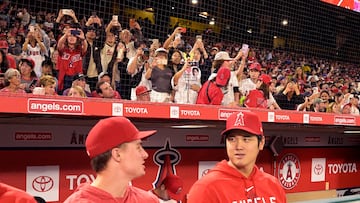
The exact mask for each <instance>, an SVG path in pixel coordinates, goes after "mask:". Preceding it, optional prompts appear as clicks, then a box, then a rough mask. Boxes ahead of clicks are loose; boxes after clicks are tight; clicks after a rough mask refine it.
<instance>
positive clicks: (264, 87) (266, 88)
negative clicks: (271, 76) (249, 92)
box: [259, 83, 270, 99]
mask: <svg viewBox="0 0 360 203" xmlns="http://www.w3.org/2000/svg"><path fill="white" fill-rule="evenodd" d="M259 90H261V91H262V92H263V94H264V97H265V98H266V99H269V94H270V93H269V92H270V90H269V85H267V84H265V83H261V85H260V87H259Z"/></svg>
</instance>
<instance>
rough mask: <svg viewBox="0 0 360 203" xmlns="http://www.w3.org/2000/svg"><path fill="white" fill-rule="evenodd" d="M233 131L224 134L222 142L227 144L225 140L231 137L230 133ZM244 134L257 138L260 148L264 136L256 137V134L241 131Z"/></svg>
mask: <svg viewBox="0 0 360 203" xmlns="http://www.w3.org/2000/svg"><path fill="white" fill-rule="evenodd" d="M232 131H233V130H230V131H228V132H227V133H226V134H224V136H222V141H221V142H224V143H225V140H226V139H227V138H228V136H229V135H230V133H231V132H232ZM241 131H242V132H244V134H248V135H252V136H256V137H257V139H258V146H260V142H261V140H262V137H263V136H262V135H254V134H251V133H249V132H246V131H244V130H241Z"/></svg>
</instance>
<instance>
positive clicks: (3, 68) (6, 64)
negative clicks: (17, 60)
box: [0, 49, 9, 73]
mask: <svg viewBox="0 0 360 203" xmlns="http://www.w3.org/2000/svg"><path fill="white" fill-rule="evenodd" d="M0 54H1V56H2V61H1V63H0V68H1V72H3V73H5V71H6V70H7V69H8V68H9V61H8V60H7V58H6V54H5V52H4V50H2V49H0Z"/></svg>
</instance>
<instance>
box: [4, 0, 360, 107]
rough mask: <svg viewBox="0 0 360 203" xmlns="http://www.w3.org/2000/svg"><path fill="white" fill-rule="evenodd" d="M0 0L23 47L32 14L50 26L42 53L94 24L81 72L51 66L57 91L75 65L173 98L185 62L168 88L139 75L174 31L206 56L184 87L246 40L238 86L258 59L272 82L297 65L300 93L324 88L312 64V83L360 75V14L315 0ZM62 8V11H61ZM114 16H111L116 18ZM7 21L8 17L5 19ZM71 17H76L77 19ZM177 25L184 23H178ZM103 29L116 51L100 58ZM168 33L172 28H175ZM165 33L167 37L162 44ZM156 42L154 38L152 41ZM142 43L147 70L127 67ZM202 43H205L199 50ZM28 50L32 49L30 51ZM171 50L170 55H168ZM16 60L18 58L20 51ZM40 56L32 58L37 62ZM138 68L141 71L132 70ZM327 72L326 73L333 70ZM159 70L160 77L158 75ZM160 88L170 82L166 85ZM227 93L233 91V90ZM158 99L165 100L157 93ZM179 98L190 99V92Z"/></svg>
mask: <svg viewBox="0 0 360 203" xmlns="http://www.w3.org/2000/svg"><path fill="white" fill-rule="evenodd" d="M2 4H5V6H4V9H3V10H2V16H1V20H2V22H3V23H2V24H1V31H2V33H3V34H6V35H7V36H8V37H9V36H10V35H13V36H15V37H17V38H19V44H20V46H21V47H23V44H24V41H25V38H26V36H27V34H28V32H29V28H30V27H31V26H32V23H33V22H32V21H33V20H34V21H35V23H37V24H38V25H39V26H40V27H41V28H42V29H43V31H44V32H45V33H47V35H48V36H49V38H50V39H49V42H48V44H46V43H47V41H46V40H42V42H43V43H44V45H45V48H46V50H45V51H44V50H41V52H45V54H44V55H45V56H44V57H43V60H44V59H46V58H47V57H51V56H52V52H54V50H57V49H58V48H59V40H60V39H61V37H62V36H63V32H64V28H66V26H69V27H70V28H71V29H81V30H83V32H84V37H86V38H88V34H87V33H88V32H92V31H94V33H95V35H94V36H92V38H93V39H92V40H90V41H88V40H85V41H88V47H95V48H94V49H92V50H91V49H89V48H88V51H87V53H86V55H87V56H83V57H82V67H80V68H79V69H78V71H67V72H65V73H56V75H55V76H56V77H57V79H58V81H59V87H58V90H59V93H62V90H64V89H66V88H69V87H71V86H72V82H73V79H74V75H76V74H77V73H78V72H82V73H83V74H85V75H87V79H86V81H87V83H88V84H89V85H90V90H91V91H94V90H95V91H96V83H97V82H98V80H99V79H100V78H99V77H98V76H99V75H100V73H101V72H107V73H108V74H109V76H110V81H109V82H110V83H111V84H112V86H113V87H114V89H116V90H118V92H119V94H120V96H121V97H122V98H123V99H131V98H132V99H135V97H136V94H135V88H136V87H137V86H139V85H141V86H145V87H147V89H152V90H153V92H152V94H154V92H155V93H158V94H157V95H156V96H157V97H160V98H163V97H166V100H165V101H168V100H170V101H172V102H174V98H173V97H174V94H173V95H172V96H171V93H170V91H173V90H175V91H176V90H177V89H176V88H177V87H176V85H177V83H179V84H181V82H182V79H184V77H180V79H179V78H176V80H175V81H174V78H173V76H175V73H176V72H177V71H178V70H180V69H181V68H182V66H178V67H176V68H174V70H172V71H171V73H169V74H172V76H171V77H169V78H165V79H164V80H171V82H170V84H167V85H168V86H169V87H163V86H161V87H159V84H160V83H161V81H160V82H159V81H154V80H151V82H152V84H151V83H148V81H144V77H146V74H145V72H146V69H147V67H146V65H144V63H143V62H145V63H146V64H150V62H152V60H151V58H152V56H153V55H154V54H155V53H154V51H155V49H156V48H158V47H160V46H165V48H167V49H169V51H170V53H173V52H174V50H171V49H170V48H171V47H173V46H174V43H175V41H176V38H177V37H180V40H179V42H178V43H177V44H176V47H174V48H176V50H175V52H176V51H177V50H179V51H181V52H179V54H180V55H181V56H182V58H183V59H185V60H186V59H189V58H190V59H191V60H192V61H194V60H193V58H194V53H190V51H191V50H192V49H193V48H194V47H196V48H199V50H200V54H201V58H202V59H203V58H204V55H205V53H204V52H206V55H208V58H209V60H208V61H207V60H203V61H197V62H198V63H201V64H202V65H204V64H205V68H204V67H203V68H201V67H200V70H201V81H200V84H199V87H194V86H193V85H194V83H191V82H190V83H189V80H192V79H191V78H190V79H189V77H188V78H186V79H185V80H186V81H187V86H186V88H190V89H193V90H196V91H198V90H199V88H200V86H201V85H204V83H205V82H206V81H207V79H208V77H209V76H210V73H211V72H213V71H215V72H216V71H217V69H216V68H215V70H212V69H210V68H211V66H212V65H213V62H214V54H215V52H217V51H218V50H219V51H225V52H227V53H228V54H229V56H230V57H232V58H234V57H236V56H238V54H239V50H241V49H242V48H243V46H242V45H243V44H248V45H249V48H250V50H249V55H248V57H247V58H246V60H245V67H244V74H238V77H239V78H238V79H239V82H240V86H239V87H240V88H241V81H240V79H241V78H240V77H246V76H247V75H248V74H249V73H248V72H247V70H248V65H249V64H250V63H253V62H256V61H257V62H259V63H260V64H261V71H262V73H267V74H269V75H270V76H271V77H272V79H275V80H274V81H273V83H275V87H277V86H280V80H279V79H281V78H282V77H283V76H284V77H287V76H289V75H290V76H293V75H295V72H296V69H297V68H298V67H301V69H302V71H303V72H304V73H305V76H304V78H305V79H303V80H304V81H303V83H301V84H299V85H300V86H299V89H300V92H301V93H304V89H305V88H304V87H305V83H306V84H308V85H309V86H310V87H317V88H318V89H319V90H322V89H323V88H322V83H318V84H316V85H314V84H313V85H312V84H311V81H310V80H308V77H309V76H310V75H311V72H312V71H313V70H315V71H316V73H315V74H316V75H317V78H316V80H314V81H313V82H317V81H320V80H330V81H331V82H333V84H335V83H336V82H338V80H340V79H341V78H345V79H346V78H350V79H354V80H357V79H358V76H359V75H358V72H359V71H358V63H359V60H360V57H359V47H360V46H359V41H360V40H359V39H360V33H359V32H358V31H359V30H360V24H359V23H358V22H359V17H360V15H359V13H357V12H354V11H351V10H347V9H344V8H340V7H336V6H334V5H330V4H327V3H324V2H322V1H320V0H310V1H298V0H296V1H286V0H274V1H263V0H261V1H250V0H238V1H230V0H229V1H220V0H206V1H204V0H197V1H194V0H193V1H172V0H170V1H164V0H158V1H148V0H143V1H129V0H124V1H107V0H100V1H97V2H93V1H90V2H86V1H77V0H76V1H74V0H72V1H70V0H64V1H58V0H54V1H25V0H22V1H21V0H19V1H11V2H8V1H6V0H2ZM27 13H28V14H27ZM60 14H61V15H63V16H61V17H60V18H59V15H60ZM114 15H116V16H115V17H114ZM74 16H76V18H74ZM114 18H115V19H118V20H117V21H118V22H119V24H116V25H114V26H112V28H111V29H110V31H109V30H108V31H109V32H106V27H107V26H108V25H109V24H110V22H111V20H114ZM57 19H58V20H57ZM56 20H57V22H56ZM4 21H6V23H7V24H4ZM115 21H116V20H115ZM75 23H78V24H77V25H75V26H74V24H75ZM120 24H121V26H120ZM176 27H182V28H184V29H181V30H176ZM125 29H128V30H129V31H130V33H131V34H132V35H131V36H130V42H133V45H130V44H128V42H126V43H124V46H123V45H118V41H124V40H122V39H121V34H120V30H123V32H124V30H125ZM9 33H10V34H9ZM107 33H112V34H114V35H115V45H116V46H117V49H116V52H117V53H116V55H115V54H114V51H113V50H110V47H111V46H110V47H108V48H109V49H108V50H105V49H104V51H108V53H109V54H108V55H106V54H105V58H106V57H107V59H106V60H105V62H104V59H103V55H101V53H99V57H100V58H97V55H96V52H97V51H99V52H100V50H102V49H103V48H104V46H105V45H106V44H107V43H108V42H107V41H106V40H107ZM173 33H174V35H172V34H173ZM176 33H177V34H176ZM73 34H74V33H73ZM76 34H78V33H75V35H76ZM178 34H180V35H178ZM19 35H20V37H19ZM124 35H126V33H124ZM21 36H23V37H21ZM77 36H81V35H77ZM90 38H91V36H90ZM123 38H126V36H123ZM168 38H169V40H170V41H168V43H166V40H167V39H168ZM199 38H201V45H199V44H196V43H197V41H198V39H199ZM78 41H81V37H79V38H78ZM110 41H111V40H110ZM158 41H159V43H157V42H158ZM81 43H84V42H80V46H82V45H83V44H81ZM110 44H112V42H111V43H110ZM140 46H143V47H144V48H145V47H146V48H148V49H149V51H150V53H149V54H150V59H148V58H142V59H139V61H138V62H139V63H140V64H141V66H144V67H145V70H143V69H141V68H140V66H137V67H135V68H133V69H131V70H130V71H129V68H128V67H129V64H130V63H131V62H132V61H131V58H132V57H134V56H135V55H136V54H137V50H136V49H137V48H138V47H140ZM202 46H203V48H204V49H203V50H202V49H201V47H202ZM213 48H215V49H217V50H215V49H213ZM26 51H27V52H29V50H25V52H26ZM81 51H85V50H80V52H81ZM121 51H124V52H125V54H124V56H121V54H123V53H119V52H121ZM213 51H215V52H213ZM19 52H22V53H18V54H19V56H21V57H23V55H24V50H23V51H19ZM30 52H31V51H30ZM146 52H147V50H146V49H145V51H143V53H141V54H142V55H143V54H144V53H146ZM170 53H169V61H170V60H171V55H170ZM80 54H83V53H80ZM195 55H196V53H195ZM17 59H18V60H17V61H19V59H20V58H17ZM237 59H238V61H239V62H238V63H237V64H236V65H238V64H240V59H241V56H239V57H238V58H237ZM54 62H56V61H54ZM181 62H182V63H183V62H184V61H183V60H182V61H181ZM38 63H39V62H36V65H37V64H38ZM57 63H58V64H56V65H59V63H60V62H59V61H57ZM182 63H179V64H182ZM114 64H115V65H114ZM36 65H35V69H36ZM172 65H173V64H172ZM115 66H116V67H115ZM196 66H197V67H199V64H198V65H196V64H195V65H194V66H193V67H196ZM55 67H56V66H55ZM114 67H115V68H114ZM174 67H175V66H174ZM274 67H276V68H274ZM114 69H115V70H114ZM274 69H276V71H274ZM195 71H196V70H195ZM35 72H36V71H35ZM138 72H143V73H144V74H143V75H137V74H136V73H138ZM329 73H331V76H330V75H329ZM154 74H155V73H154ZM37 75H38V77H40V76H41V71H40V70H38V73H37ZM136 75H137V76H136ZM155 75H156V74H155ZM150 76H151V74H150ZM156 76H157V75H156ZM59 77H60V78H59ZM154 77H155V76H154V75H153V76H152V77H150V78H152V79H153V78H154ZM159 77H160V78H161V76H159ZM146 78H149V77H146ZM210 79H211V78H210ZM298 79H301V77H298ZM194 80H196V79H194ZM351 82H353V81H346V80H345V81H343V82H342V83H341V84H339V85H335V87H336V88H337V89H338V90H340V89H341V88H343V87H347V89H348V90H351V87H353V88H355V90H354V91H357V90H356V88H357V87H355V86H356V85H357V84H352V83H351ZM174 83H175V84H174ZM154 84H155V85H154ZM195 85H196V84H195ZM331 85H332V84H330V85H329V86H330V87H329V89H330V88H331V87H332V86H331ZM335 87H334V88H335ZM164 88H169V89H166V90H165V89H164ZM279 89H281V88H279ZM344 89H345V88H344ZM167 91H168V92H167ZM225 91H226V90H225ZM235 91H237V90H235ZM164 92H167V93H170V96H169V97H168V96H166V95H164V94H162V93H164ZM230 92H231V94H232V90H231V91H230ZM239 92H240V93H241V94H242V96H246V95H247V94H248V92H244V91H243V90H241V89H240V91H239ZM98 93H99V92H98ZM100 93H101V92H100ZM223 93H224V90H223ZM273 93H274V94H276V93H277V92H276V91H275V90H274V91H273ZM244 94H246V95H244ZM154 95H155V94H154ZM180 97H184V96H180ZM185 97H187V98H189V97H191V96H189V93H186V96H185ZM230 99H232V98H230ZM193 100H194V98H193ZM195 100H196V98H195ZM158 101H162V100H160V99H159V100H158ZM179 101H180V100H179ZM181 101H182V102H185V103H189V99H186V101H183V100H181ZM235 101H236V96H235ZM175 102H176V101H175ZM193 102H194V101H193ZM236 102H238V101H236ZM190 103H191V102H190ZM240 103H241V101H240Z"/></svg>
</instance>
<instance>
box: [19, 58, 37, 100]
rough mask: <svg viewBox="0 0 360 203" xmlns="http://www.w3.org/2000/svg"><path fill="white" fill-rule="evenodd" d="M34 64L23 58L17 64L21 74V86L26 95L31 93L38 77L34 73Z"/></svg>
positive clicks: (29, 59) (30, 60)
mask: <svg viewBox="0 0 360 203" xmlns="http://www.w3.org/2000/svg"><path fill="white" fill-rule="evenodd" d="M34 67H35V62H34V60H32V59H31V58H23V59H21V60H20V62H19V69H20V74H21V85H20V87H21V88H22V89H24V90H25V91H26V92H27V93H31V92H32V90H33V89H34V87H35V86H36V84H37V83H38V77H37V76H36V74H35V72H34Z"/></svg>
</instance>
